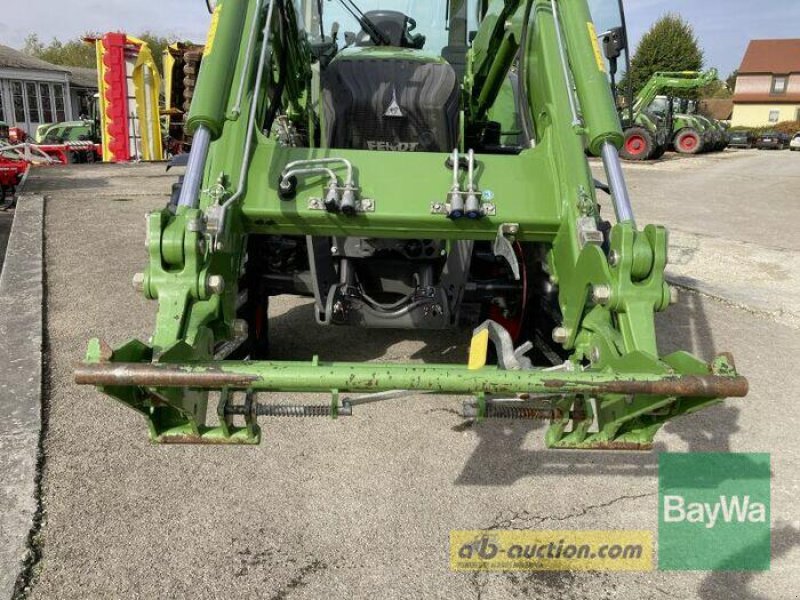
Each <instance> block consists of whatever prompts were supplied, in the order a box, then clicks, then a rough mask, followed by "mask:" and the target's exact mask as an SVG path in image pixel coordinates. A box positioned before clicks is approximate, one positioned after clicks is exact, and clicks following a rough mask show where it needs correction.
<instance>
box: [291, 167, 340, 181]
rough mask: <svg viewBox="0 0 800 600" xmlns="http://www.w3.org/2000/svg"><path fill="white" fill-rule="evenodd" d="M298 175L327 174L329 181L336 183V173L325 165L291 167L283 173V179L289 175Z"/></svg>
mask: <svg viewBox="0 0 800 600" xmlns="http://www.w3.org/2000/svg"><path fill="white" fill-rule="evenodd" d="M298 175H327V176H328V180H329V182H330V183H334V184H337V185H338V180H337V179H336V173H334V172H333V171H331V170H330V169H328V168H326V167H311V168H308V169H291V170H290V171H287V172H285V173H284V174H283V180H284V181H286V180H287V179H289V178H290V177H297V176H298Z"/></svg>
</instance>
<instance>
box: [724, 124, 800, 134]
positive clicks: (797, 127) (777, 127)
mask: <svg viewBox="0 0 800 600" xmlns="http://www.w3.org/2000/svg"><path fill="white" fill-rule="evenodd" d="M729 131H752V132H753V133H755V134H756V135H760V134H762V133H765V132H767V131H778V132H780V133H788V134H789V135H794V134H795V133H797V132H798V131H800V121H781V122H780V123H775V124H774V125H765V126H764V127H741V126H739V127H731V128H730V129H729Z"/></svg>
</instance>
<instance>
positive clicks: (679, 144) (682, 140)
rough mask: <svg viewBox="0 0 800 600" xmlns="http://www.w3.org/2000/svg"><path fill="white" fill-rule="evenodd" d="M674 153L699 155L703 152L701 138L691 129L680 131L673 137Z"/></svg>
mask: <svg viewBox="0 0 800 600" xmlns="http://www.w3.org/2000/svg"><path fill="white" fill-rule="evenodd" d="M675 151H676V152H679V153H680V154H699V153H700V152H702V151H703V138H702V137H700V134H699V133H698V132H697V131H696V130H695V129H692V128H691V127H687V128H686V129H681V130H680V131H679V132H678V135H676V136H675Z"/></svg>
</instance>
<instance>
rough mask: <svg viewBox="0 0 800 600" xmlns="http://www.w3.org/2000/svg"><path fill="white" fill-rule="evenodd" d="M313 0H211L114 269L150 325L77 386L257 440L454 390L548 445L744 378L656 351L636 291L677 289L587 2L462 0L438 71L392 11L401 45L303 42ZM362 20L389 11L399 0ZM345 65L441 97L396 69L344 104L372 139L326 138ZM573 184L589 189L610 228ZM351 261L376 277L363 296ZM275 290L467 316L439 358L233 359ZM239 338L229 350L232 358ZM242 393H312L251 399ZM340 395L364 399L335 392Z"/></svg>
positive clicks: (478, 413)
mask: <svg viewBox="0 0 800 600" xmlns="http://www.w3.org/2000/svg"><path fill="white" fill-rule="evenodd" d="M609 1H613V2H614V4H615V5H616V0H609ZM454 5H459V6H460V2H456V1H455V0H454ZM319 6H320V4H319V3H317V2H311V3H310V4H306V5H304V6H303V7H301V6H300V5H299V4H298V3H295V2H293V1H291V0H271V1H270V0H250V1H248V0H223V1H222V2H221V3H219V4H218V5H217V8H216V13H215V16H214V19H213V25H212V30H211V34H210V38H209V43H208V44H207V46H206V51H205V54H204V59H203V63H202V67H201V71H200V77H199V79H198V82H197V87H196V91H195V95H194V99H193V102H192V107H191V111H190V114H189V117H188V119H187V128H188V130H189V132H190V133H191V134H192V135H193V144H192V150H191V154H190V158H189V162H188V166H187V169H186V175H185V177H184V178H183V181H182V185H181V187H180V193H179V198H177V202H173V203H171V204H170V205H168V206H167V207H166V208H165V209H163V210H162V211H157V212H154V213H151V214H150V215H149V216H148V220H147V249H148V255H149V262H148V266H147V268H146V270H145V271H144V272H143V273H139V274H137V275H136V276H135V278H134V285H135V287H136V289H137V290H139V291H140V292H141V293H142V294H143V295H144V296H145V297H147V298H149V299H151V300H154V301H157V302H158V315H157V320H156V328H155V332H154V334H153V337H152V339H151V340H150V341H149V342H148V344H144V343H142V342H139V341H132V342H129V343H128V344H126V345H124V346H122V347H120V348H118V349H116V350H112V349H111V348H110V347H108V346H107V345H106V344H104V343H101V342H100V341H98V340H93V341H92V342H91V343H90V347H89V352H88V354H87V357H86V361H85V363H83V364H82V365H80V366H79V367H78V369H77V371H76V381H77V382H78V383H79V384H84V385H95V386H97V387H98V388H99V389H100V390H101V391H102V392H104V393H106V394H107V395H109V396H111V397H113V398H115V399H117V400H119V401H121V402H122V403H123V404H125V405H126V406H128V407H130V408H132V409H134V410H136V411H137V412H139V413H140V414H142V415H143V416H144V417H145V418H146V420H147V422H148V424H149V430H150V437H151V439H152V440H153V441H154V442H164V443H170V442H172V443H209V444H213V443H222V444H255V443H258V442H259V441H260V439H261V434H260V429H259V428H258V424H257V417H258V416H263V417H272V418H275V417H283V416H296V417H302V416H331V417H338V416H346V415H350V414H352V413H353V412H354V408H355V407H357V405H358V404H359V403H363V402H367V401H370V402H372V401H386V400H388V399H391V398H392V397H394V396H395V395H396V392H397V391H398V390H403V391H405V392H409V393H435V394H457V395H466V396H468V400H467V401H466V403H465V405H464V416H465V417H467V418H479V419H480V418H492V417H509V416H512V417H521V418H544V419H547V420H549V421H550V427H549V429H548V432H547V435H546V442H547V445H548V446H549V447H553V448H596V449H608V448H616V449H646V448H648V447H650V446H651V444H652V442H653V439H654V436H655V434H656V433H657V431H658V430H659V428H660V427H661V426H662V425H663V424H664V423H665V422H667V421H668V420H670V419H672V418H675V417H678V416H681V415H685V414H688V413H691V412H694V411H696V410H699V409H701V408H704V407H706V406H709V405H711V404H713V403H715V402H718V401H720V400H721V399H723V398H725V397H739V396H743V395H745V394H746V392H747V382H746V380H745V379H743V378H742V377H740V376H739V375H738V374H737V372H736V370H735V367H734V365H733V360H732V359H731V358H730V357H728V356H725V355H723V356H720V357H718V358H717V359H715V360H714V361H713V362H712V363H711V364H708V363H706V362H704V361H702V360H699V359H697V358H694V357H692V356H691V355H689V354H687V353H684V352H677V353H673V354H670V355H668V356H664V357H661V356H660V354H659V350H658V345H657V341H656V330H655V324H654V314H655V313H656V312H660V311H664V310H666V309H667V308H668V307H669V305H670V304H671V303H674V302H675V301H677V296H676V293H675V290H673V289H672V288H671V287H670V286H669V285H668V284H667V282H666V281H665V279H664V268H665V266H666V263H667V247H668V244H667V232H666V230H665V229H664V228H663V227H658V226H654V225H648V226H646V227H644V228H639V227H638V226H637V225H636V222H635V219H634V214H633V208H632V204H631V200H630V197H629V194H628V190H627V187H626V185H625V178H624V174H623V172H622V169H621V167H620V161H619V156H618V149H619V147H620V145H621V144H622V141H623V135H622V131H621V128H620V123H619V118H618V115H617V110H616V106H615V103H614V99H613V98H612V94H611V91H610V84H609V79H608V74H607V67H606V65H605V64H604V61H603V55H602V52H601V50H600V45H599V42H598V32H597V31H596V29H595V27H594V25H593V21H592V15H591V13H590V9H589V6H588V4H587V2H586V0H506V1H501V0H493V1H491V2H480V3H475V6H476V7H478V8H480V11H481V12H480V18H481V21H480V25H479V27H478V30H477V31H476V32H474V34H473V35H469V40H467V32H466V28H465V27H463V24H462V26H459V27H457V28H452V29H451V32H450V37H449V42H450V45H449V46H448V48H446V49H445V50H447V52H444V51H443V52H442V54H443V55H444V54H447V55H448V56H451V58H452V57H457V55H458V52H459V49H458V48H459V47H458V46H457V45H456V47H455V48H453V42H454V38H455V37H457V36H456V34H455V33H453V32H457V31H460V32H462V33H463V37H464V40H463V50H464V52H465V66H464V70H465V73H464V76H463V78H461V79H460V80H456V78H455V77H454V76H453V74H452V73H453V72H454V71H455V69H452V68H451V65H450V64H449V63H448V61H447V60H445V58H444V57H443V56H438V54H436V53H431V52H428V51H426V50H425V49H420V45H424V38H421V37H419V36H412V35H411V34H410V33H409V31H410V30H409V31H406V32H405V33H404V34H403V35H401V36H396V37H398V39H401V40H405V42H402V41H401V42H399V43H401V45H402V44H403V43H412V42H413V44H412V45H413V47H390V46H386V45H378V46H371V45H370V44H369V43H367V44H366V45H365V46H364V47H351V48H338V47H337V45H336V39H335V37H332V38H324V39H320V40H317V43H316V44H315V45H312V44H311V43H310V42H309V39H310V38H309V33H307V31H306V26H305V25H304V23H303V18H304V17H305V16H307V15H308V14H309V12H310V13H313V11H314V10H315V8H314V7H319ZM426 6H427V5H426ZM452 14H453V15H461V17H463V11H462V10H461V8H459V9H458V10H455V9H454V10H453V11H452ZM459 18H460V17H459ZM375 19H376V22H377V23H388V25H386V26H394V25H393V24H395V25H396V24H397V23H401V24H402V23H405V25H403V26H404V27H407V28H413V27H412V26H411V25H410V23H411V20H409V19H407V18H405V16H404V15H403V14H398V13H397V12H393V13H391V14H382V15H377V16H375ZM312 21H313V19H312ZM316 29H319V30H323V29H324V24H323V23H322V21H321V20H319V19H318V20H317V21H316V26H315V30H316ZM378 37H380V36H378ZM386 37H387V39H388V38H389V37H390V36H388V35H387V36H386ZM368 38H369V36H366V37H365V36H361V38H360V39H362V40H367V39H368ZM351 39H356V40H357V39H359V37H358V36H353V37H352V38H351ZM409 40H411V41H409ZM455 41H458V40H455ZM467 46H468V49H467ZM323 56H324V57H325V58H324V60H323V59H322V58H321V57H323ZM315 57H316V58H315ZM452 60H453V62H454V63H456V62H457V61H456V58H452ZM359 61H362V62H359ZM364 65H366V67H363V66H364ZM370 65H372V67H370ZM375 65H379V66H380V67H381V68H379V69H374V66H375ZM361 67H363V68H373V71H372V73H373V74H375V75H374V77H378V78H379V77H382V76H384V74H385V73H400V74H405V75H402V77H408V75H407V74H408V73H412V74H413V73H418V72H419V73H422V72H426V73H428V74H429V75H428V76H427V79H426V80H425V81H427V83H429V84H430V85H432V86H437V85H438V86H440V87H439V88H437V89H435V90H433V92H437V93H433V92H431V91H430V90H428V92H427V93H428V96H427V98H428V99H430V98H434V97H437V98H440V100H438V101H437V102H439V104H438V105H436V103H435V102H434V105H435V108H437V109H438V110H439V112H437V113H436V114H435V115H433V116H431V114H430V113H428V115H427V116H422V115H423V110H422V109H421V108H420V104H419V103H418V102H417V100H418V96H414V95H413V94H412V95H409V94H408V93H407V92H406V89H405V87H404V86H405V85H406V84H405V83H403V82H406V81H408V80H407V79H402V77H401V76H400V75H397V76H396V77H397V79H396V80H393V81H385V82H379V83H380V85H376V88H375V90H372V91H370V92H369V95H368V97H369V98H378V97H382V98H383V99H384V100H385V105H384V104H383V103H381V104H380V105H379V106H378V107H377V108H375V107H374V106H371V108H369V109H363V108H362V109H360V110H362V113H361V114H363V111H364V110H368V111H369V110H371V111H374V114H373V113H370V114H372V118H374V123H372V122H369V123H367V124H366V125H367V126H369V127H372V128H371V129H370V128H369V127H367V128H366V129H364V131H367V134H368V136H373V137H374V138H380V139H377V141H376V140H375V139H373V137H366V141H364V142H363V147H354V146H350V145H348V144H342V143H341V142H338V143H337V142H336V140H335V138H334V137H333V136H332V135H329V133H330V132H331V131H333V128H332V126H331V125H332V123H333V122H334V121H335V120H336V119H337V117H338V113H337V112H336V110H334V109H332V108H331V107H332V105H333V104H335V102H334V101H333V100H331V98H332V95H335V94H336V93H337V92H338V91H339V90H341V89H343V88H336V85H341V86H344V85H345V83H341V82H342V81H346V80H347V77H348V76H349V75H348V74H349V73H353V72H361V71H359V68H361ZM325 69H329V70H328V71H326V70H325ZM330 69H332V70H330ZM326 73H327V75H326ZM331 73H332V75H331ZM386 76H387V77H388V75H386ZM337 77H338V79H336V78H337ZM412 78H413V75H412ZM367 79H368V78H364V81H367ZM337 82H338V83H337ZM398 82H400V83H398ZM448 82H449V83H448ZM415 85H416V88H415ZM449 85H452V86H453V87H451V88H448V87H447V86H449ZM331 86H333V87H331ZM421 86H422V84H421V83H419V82H418V83H417V84H413V82H412V84H410V85H408V89H419V88H420V87H421ZM348 90H349V91H348V93H350V94H351V95H352V94H358V90H357V89H355V88H348ZM354 90H355V91H354ZM440 92H441V93H440ZM445 92H446V93H445ZM326 94H327V96H326ZM404 94H405V95H404ZM437 94H438V95H437ZM381 95H382V96H381ZM348 98H350V97H348ZM350 99H352V98H350ZM346 100H347V99H346ZM348 101H349V100H348ZM426 101H427V100H426ZM454 102H455V103H457V107H456V108H457V109H458V110H457V111H456V112H454V111H453V106H454ZM323 105H324V106H323ZM409 115H413V116H414V118H415V119H417V121H416V122H417V123H419V122H424V121H425V119H433V120H437V119H438V120H439V122H438V125H441V126H442V127H441V128H440V129H437V131H439V132H441V131H444V130H446V131H447V132H449V133H448V135H451V134H452V136H453V137H452V139H450V140H448V141H446V142H443V143H444V144H445V146H443V147H441V146H440V147H436V143H438V142H436V143H434V142H435V140H434V136H433V135H432V134H431V135H428V136H427V138H426V137H425V136H420V137H419V138H413V139H412V140H411V141H410V142H409V141H408V140H407V139H403V138H402V137H401V133H402V132H403V131H408V130H410V129H409V128H411V127H412V125H413V123H412V119H411V118H410V116H409ZM403 119H407V120H408V122H406V121H402V120H403ZM361 120H362V121H363V120H369V119H368V118H367V117H363V118H362V119H361ZM504 123H505V124H510V126H515V125H517V124H518V125H519V126H520V131H519V132H516V131H513V130H508V131H504V129H503V128H504ZM398 124H402V125H403V126H402V127H401V126H400V125H398ZM445 124H447V126H445ZM362 125H364V123H361V122H354V121H351V122H349V128H350V129H352V130H353V131H355V130H357V129H358V127H361V126H362ZM381 127H383V129H381ZM403 127H405V129H403ZM512 128H513V127H512ZM389 130H390V131H391V132H392V133H391V134H387V135H386V136H385V137H383V138H381V136H382V135H384V134H385V132H386V131H389ZM431 131H432V130H431ZM367 134H365V135H367ZM402 135H406V134H402ZM426 135H427V134H426ZM392 136H394V137H392ZM444 137H446V136H444ZM444 137H443V139H444ZM504 139H514V140H516V141H515V142H514V143H513V144H508V143H506V142H504V141H503V140H504ZM425 144H428V145H427V146H425ZM447 144H450V145H447ZM421 146H422V147H423V148H422V150H421V151H419V148H418V147H421ZM587 151H588V153H590V154H592V155H594V156H596V157H599V158H600V159H601V160H602V162H603V166H604V168H605V172H606V176H607V180H608V185H607V186H604V185H600V186H598V185H597V184H596V182H595V180H594V178H593V176H592V172H591V169H590V167H589V164H588V162H587V157H586V153H587ZM596 187H599V188H601V189H602V188H606V189H607V190H608V192H610V204H611V206H612V208H613V212H614V217H615V224H613V225H612V223H610V222H609V221H606V220H605V218H604V217H602V216H601V207H600V204H599V203H598V198H597V192H596ZM409 244H410V245H409ZM426 252H427V254H425V253H426ZM387 255H389V256H391V257H392V258H391V260H390V261H388V265H389V267H386V266H385V264H387V263H383V262H381V260H383V258H382V257H385V256H387ZM398 257H400V258H398ZM286 265H289V266H288V267H287V266H286ZM476 265H477V266H476ZM270 269H272V270H270ZM281 269H284V270H283V271H282V270H281ZM285 269H291V270H288V271H287V270H285ZM359 269H362V271H361V272H358V270H359ZM276 270H277V272H276ZM398 272H399V273H403V274H404V275H403V276H400V275H398V274H397V273H398ZM393 278H394V279H393ZM370 281H373V282H374V281H379V282H381V283H380V285H377V284H373V285H374V287H375V288H376V289H377V293H376V292H374V291H373V288H369V282H370ZM386 281H389V284H387V285H389V287H391V286H395V288H393V289H395V290H400V291H392V292H391V293H390V292H388V291H386V289H384V288H382V287H381V286H382V285H383V282H386ZM368 288H369V289H368ZM287 290H289V291H287ZM282 293H298V294H300V295H306V296H308V297H310V298H314V304H315V312H316V316H317V320H318V321H319V322H320V323H321V324H324V325H327V326H371V327H392V328H397V327H401V328H402V327H405V328H425V329H434V330H435V329H445V328H450V327H456V326H458V324H459V320H460V318H461V317H462V316H465V315H473V316H474V314H478V315H480V314H482V313H488V315H484V316H480V317H479V318H478V319H477V320H478V321H484V320H485V319H486V318H487V316H488V319H489V320H488V322H485V323H484V324H483V325H482V326H480V327H478V328H477V329H476V330H475V331H474V336H473V340H472V346H471V349H470V360H469V363H468V364H467V365H461V366H459V365H424V366H417V365H395V364H389V365H386V364H380V365H375V364H346V363H345V364H342V363H335V362H323V361H320V360H319V359H317V358H314V359H313V360H311V361H308V360H307V361H306V362H270V361H268V360H247V359H248V358H253V357H254V354H255V353H256V352H257V351H260V350H261V346H260V342H261V341H262V337H261V336H262V330H261V325H262V324H263V323H262V322H263V321H264V319H265V318H266V310H265V304H266V301H267V298H268V297H269V296H270V295H279V294H282ZM380 293H383V294H384V296H381V298H384V299H379V300H376V297H377V294H380ZM385 298H390V299H389V300H386V299H385ZM470 303H473V304H470ZM465 306H467V307H473V308H474V307H477V309H476V310H475V311H474V312H472V313H471V312H470V311H468V310H467V309H466V308H465ZM470 322H471V323H472V326H473V327H474V326H475V325H477V323H476V322H475V319H472V320H471V321H470ZM243 341H244V343H245V345H244V346H242V345H241V344H242V342H243ZM490 344H492V345H493V346H494V353H491V352H490V351H489V345H490ZM241 347H246V348H248V349H249V352H247V353H245V355H244V356H240V357H236V352H237V348H241ZM493 354H494V355H495V356H497V359H498V360H497V366H492V365H490V364H488V361H487V357H489V356H492V355H493ZM540 355H541V356H540ZM226 358H230V359H231V360H225V359H226ZM302 358H306V359H310V358H311V352H309V353H308V356H306V357H302ZM534 359H535V360H536V361H537V362H536V364H535V365H534V364H533V362H534ZM539 359H541V360H539ZM264 392H278V393H281V392H283V393H289V394H290V393H294V392H313V393H321V394H326V395H329V396H330V401H329V402H328V401H326V402H325V403H324V404H321V405H316V406H294V405H292V404H290V403H289V404H287V403H281V404H278V405H268V404H263V403H260V402H259V398H258V395H259V394H260V393H264ZM362 393H366V394H368V395H369V398H368V399H364V398H349V397H344V396H343V395H345V394H362ZM210 400H211V401H214V400H215V401H216V403H217V410H216V415H217V420H218V421H219V423H218V424H217V425H214V426H210V425H207V424H206V417H207V412H208V404H209V401H210Z"/></svg>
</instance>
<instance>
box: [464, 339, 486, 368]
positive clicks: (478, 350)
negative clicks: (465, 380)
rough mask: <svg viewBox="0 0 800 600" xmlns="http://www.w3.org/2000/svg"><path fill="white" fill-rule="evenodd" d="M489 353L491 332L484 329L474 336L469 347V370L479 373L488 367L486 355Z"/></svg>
mask: <svg viewBox="0 0 800 600" xmlns="http://www.w3.org/2000/svg"><path fill="white" fill-rule="evenodd" d="M488 351H489V330H488V329H482V330H481V331H479V332H478V333H476V334H475V335H473V336H472V344H471V345H470V347H469V370H470V371H477V370H479V369H482V368H483V367H485V366H486V355H487V353H488Z"/></svg>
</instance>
